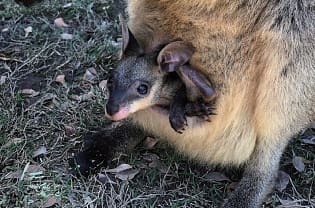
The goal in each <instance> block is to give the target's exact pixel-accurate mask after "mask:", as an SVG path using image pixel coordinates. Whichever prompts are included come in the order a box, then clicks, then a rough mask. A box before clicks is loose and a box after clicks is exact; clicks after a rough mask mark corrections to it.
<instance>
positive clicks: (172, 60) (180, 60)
mask: <svg viewBox="0 0 315 208" xmlns="http://www.w3.org/2000/svg"><path fill="white" fill-rule="evenodd" d="M193 53H194V47H193V46H192V45H191V44H189V43H186V42H184V41H175V42H171V43H169V44H168V45H166V46H165V47H164V48H163V49H162V50H161V51H160V53H159V55H158V57H157V63H158V64H159V66H160V69H161V70H162V71H165V72H173V71H175V70H176V69H177V68H178V67H179V66H182V65H184V64H186V63H188V61H189V59H190V58H191V56H192V55H193Z"/></svg>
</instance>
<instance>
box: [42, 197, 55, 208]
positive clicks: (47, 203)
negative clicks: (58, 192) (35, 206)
mask: <svg viewBox="0 0 315 208" xmlns="http://www.w3.org/2000/svg"><path fill="white" fill-rule="evenodd" d="M57 203H58V200H57V199H56V197H54V196H50V197H48V198H47V199H46V201H45V203H44V204H43V208H48V207H52V206H54V205H55V204H57Z"/></svg>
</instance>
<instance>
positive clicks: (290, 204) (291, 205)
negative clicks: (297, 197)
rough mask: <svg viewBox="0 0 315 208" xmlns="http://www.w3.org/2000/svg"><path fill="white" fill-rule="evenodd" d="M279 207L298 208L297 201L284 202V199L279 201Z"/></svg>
mask: <svg viewBox="0 0 315 208" xmlns="http://www.w3.org/2000/svg"><path fill="white" fill-rule="evenodd" d="M279 201H280V203H281V205H283V206H280V207H286V208H295V207H296V208H297V207H298V205H299V204H298V203H297V201H292V200H286V199H279Z"/></svg>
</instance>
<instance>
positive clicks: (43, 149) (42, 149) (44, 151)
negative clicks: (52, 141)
mask: <svg viewBox="0 0 315 208" xmlns="http://www.w3.org/2000/svg"><path fill="white" fill-rule="evenodd" d="M45 154H47V149H46V147H40V148H38V149H37V150H36V151H34V152H33V158H35V157H38V156H40V155H45Z"/></svg>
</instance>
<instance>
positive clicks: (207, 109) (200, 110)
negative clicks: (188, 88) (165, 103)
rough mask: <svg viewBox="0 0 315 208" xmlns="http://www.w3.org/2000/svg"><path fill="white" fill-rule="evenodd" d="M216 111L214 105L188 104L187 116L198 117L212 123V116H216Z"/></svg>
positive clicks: (200, 102) (202, 102)
mask: <svg viewBox="0 0 315 208" xmlns="http://www.w3.org/2000/svg"><path fill="white" fill-rule="evenodd" d="M214 110H215V108H214V105H213V103H206V102H204V101H197V102H190V103H187V104H186V115H187V116H197V117H200V118H202V119H203V120H205V121H208V122H210V121H211V120H210V117H211V115H215V113H214Z"/></svg>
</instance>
